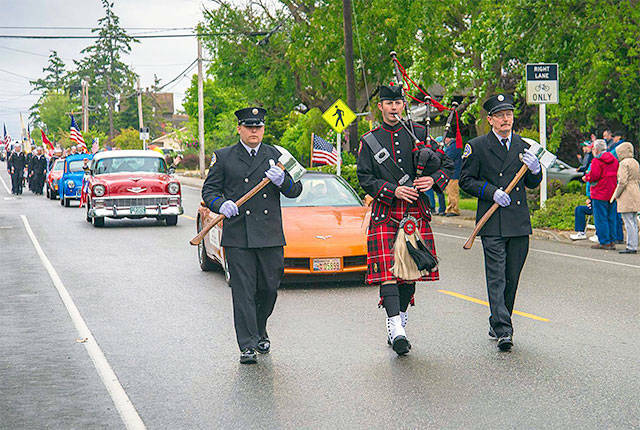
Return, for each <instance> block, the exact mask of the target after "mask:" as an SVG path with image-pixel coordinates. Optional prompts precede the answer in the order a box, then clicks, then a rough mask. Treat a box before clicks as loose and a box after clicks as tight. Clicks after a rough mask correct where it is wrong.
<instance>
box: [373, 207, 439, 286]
mask: <svg viewBox="0 0 640 430" xmlns="http://www.w3.org/2000/svg"><path fill="white" fill-rule="evenodd" d="M407 205H409V203H407V202H405V201H404V200H400V199H394V205H393V206H392V207H391V212H390V214H389V217H390V220H389V221H388V222H387V223H382V224H379V225H373V224H371V223H370V224H369V229H368V232H367V277H366V283H367V284H380V283H382V282H385V281H398V282H402V281H404V280H401V279H396V277H395V276H394V275H393V273H392V272H391V267H393V263H394V261H393V245H394V243H395V238H396V233H397V231H398V227H399V225H400V221H401V220H402V218H403V217H404V214H405V211H406V208H407ZM408 214H409V215H411V216H413V217H414V218H416V219H417V220H418V231H419V232H420V236H421V237H422V239H423V240H424V243H425V244H426V245H427V248H429V250H430V251H431V252H432V253H433V255H436V244H435V240H434V237H433V232H432V231H431V226H430V225H429V220H428V219H425V218H424V217H422V215H421V214H420V211H419V209H418V207H417V206H416V205H415V204H413V205H410V206H409V211H408ZM438 279H439V273H438V271H437V270H436V271H434V272H430V273H428V274H427V275H426V276H422V277H421V278H420V279H417V280H415V281H407V282H421V281H437V280H438Z"/></svg>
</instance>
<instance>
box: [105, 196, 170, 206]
mask: <svg viewBox="0 0 640 430" xmlns="http://www.w3.org/2000/svg"><path fill="white" fill-rule="evenodd" d="M104 203H105V206H107V207H113V206H114V205H115V206H116V207H118V208H128V207H131V206H158V205H161V206H168V205H169V196H166V197H165V196H162V197H119V198H115V199H106V200H105V202H104Z"/></svg>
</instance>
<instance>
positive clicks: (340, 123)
mask: <svg viewBox="0 0 640 430" xmlns="http://www.w3.org/2000/svg"><path fill="white" fill-rule="evenodd" d="M322 119H324V120H325V121H326V122H327V124H329V125H330V126H331V128H333V129H334V130H335V131H336V133H337V137H336V151H338V165H337V166H336V173H337V174H338V176H340V171H341V166H342V132H343V131H344V129H345V128H347V127H349V124H351V123H352V122H353V120H354V119H356V114H355V113H353V111H352V110H351V109H349V106H347V105H346V103H345V102H343V101H342V100H340V99H338V100H336V101H335V103H334V104H332V105H331V106H330V107H329V109H327V110H326V111H325V112H324V113H323V114H322Z"/></svg>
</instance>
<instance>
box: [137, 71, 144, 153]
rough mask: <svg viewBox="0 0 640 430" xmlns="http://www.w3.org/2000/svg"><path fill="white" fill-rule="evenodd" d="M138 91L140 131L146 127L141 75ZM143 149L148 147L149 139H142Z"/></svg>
mask: <svg viewBox="0 0 640 430" xmlns="http://www.w3.org/2000/svg"><path fill="white" fill-rule="evenodd" d="M136 87H137V93H138V127H139V129H140V133H142V132H143V129H144V119H143V118H142V91H141V90H140V77H139V76H138V80H137V84H136ZM142 149H147V140H146V139H143V140H142Z"/></svg>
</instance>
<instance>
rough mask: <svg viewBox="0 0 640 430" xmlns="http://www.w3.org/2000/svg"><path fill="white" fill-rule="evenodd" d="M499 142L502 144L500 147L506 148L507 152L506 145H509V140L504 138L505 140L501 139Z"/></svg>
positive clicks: (507, 146) (507, 147)
mask: <svg viewBox="0 0 640 430" xmlns="http://www.w3.org/2000/svg"><path fill="white" fill-rule="evenodd" d="M500 142H502V146H504V147H505V148H506V150H507V151H508V150H509V145H508V143H509V139H507V138H506V137H505V138H503V139H500Z"/></svg>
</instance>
